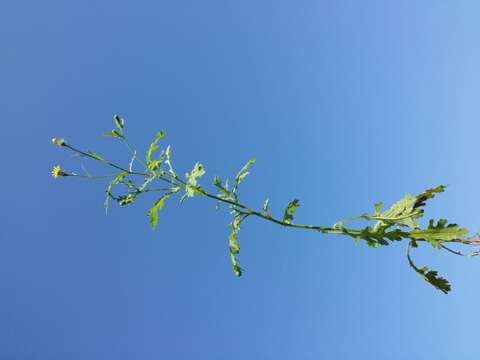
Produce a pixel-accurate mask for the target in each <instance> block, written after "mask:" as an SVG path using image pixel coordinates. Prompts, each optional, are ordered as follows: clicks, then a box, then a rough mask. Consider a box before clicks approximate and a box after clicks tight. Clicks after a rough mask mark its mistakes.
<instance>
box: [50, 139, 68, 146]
mask: <svg viewBox="0 0 480 360" xmlns="http://www.w3.org/2000/svg"><path fill="white" fill-rule="evenodd" d="M52 143H53V144H55V145H58V146H64V145H65V140H64V139H59V138H53V139H52Z"/></svg>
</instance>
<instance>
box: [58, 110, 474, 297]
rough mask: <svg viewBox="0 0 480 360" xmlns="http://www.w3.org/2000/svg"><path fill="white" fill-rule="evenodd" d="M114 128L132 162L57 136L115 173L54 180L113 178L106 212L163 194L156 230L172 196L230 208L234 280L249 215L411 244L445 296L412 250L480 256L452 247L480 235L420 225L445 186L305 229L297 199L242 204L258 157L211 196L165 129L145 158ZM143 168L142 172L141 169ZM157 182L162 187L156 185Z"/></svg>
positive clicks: (442, 223) (372, 242)
mask: <svg viewBox="0 0 480 360" xmlns="http://www.w3.org/2000/svg"><path fill="white" fill-rule="evenodd" d="M114 122H115V128H114V129H113V130H112V131H110V132H108V133H105V134H104V135H105V136H108V137H111V138H113V139H114V140H117V141H119V142H122V143H123V144H124V145H125V146H126V148H127V149H128V151H129V152H130V156H131V157H130V160H129V162H128V164H127V165H126V166H122V165H118V164H115V163H113V162H110V161H109V160H107V159H106V158H105V157H103V156H101V155H99V154H97V153H96V152H93V151H84V150H80V149H77V148H76V147H74V146H73V145H71V144H70V143H68V142H66V141H65V140H64V139H60V138H53V139H52V142H53V143H54V144H55V145H57V146H59V147H61V148H65V149H68V150H71V151H73V152H74V153H76V154H77V155H80V156H82V157H86V158H90V159H92V160H94V161H97V162H100V163H102V164H103V165H105V166H106V167H108V168H110V169H113V170H114V171H115V172H114V173H113V174H108V175H96V176H94V175H91V174H90V173H88V172H87V171H86V170H84V171H83V172H82V173H81V174H80V173H75V172H68V171H65V170H63V169H62V168H61V167H60V166H58V165H57V166H55V167H54V168H53V170H52V176H53V177H54V178H58V177H66V176H77V177H82V178H87V179H108V180H110V181H109V183H108V186H107V188H106V191H105V209H106V210H108V207H109V202H110V201H111V200H113V201H116V202H117V203H118V204H119V205H120V206H127V205H130V204H132V203H133V202H134V201H135V200H136V198H137V197H138V196H140V195H145V194H149V193H159V197H158V198H157V199H156V200H155V202H154V203H153V206H152V207H151V208H150V210H148V213H147V215H148V218H149V221H150V226H151V227H152V229H155V228H156V227H157V223H158V216H159V215H158V213H159V211H161V210H162V209H163V208H164V206H165V202H166V201H167V200H169V199H170V198H171V197H174V196H180V202H183V201H184V200H185V199H189V198H193V197H203V198H206V199H211V200H213V201H215V203H216V208H217V209H219V208H220V207H221V205H222V204H224V205H226V206H227V208H228V209H229V210H230V214H231V215H232V221H231V222H230V223H229V227H230V229H231V232H230V236H229V237H228V249H229V253H230V260H231V263H232V268H233V272H234V273H235V275H236V276H241V275H242V268H241V267H240V264H239V262H238V255H239V253H240V245H239V243H238V239H237V237H238V233H239V231H240V226H241V225H243V224H244V223H245V221H246V220H247V219H248V218H250V217H258V218H260V219H263V220H265V221H268V222H271V223H274V224H277V225H280V226H284V227H288V228H295V229H306V230H311V231H316V232H319V233H322V234H331V235H341V236H346V237H350V238H352V239H353V240H354V241H355V242H357V243H358V242H365V243H366V244H367V245H368V246H370V247H374V248H376V247H380V246H386V245H389V244H390V243H392V242H395V241H405V242H406V243H407V250H406V255H407V260H408V263H409V265H410V267H411V268H412V269H413V270H414V271H415V272H416V273H417V274H418V275H420V277H421V278H422V279H424V280H425V281H426V282H428V283H429V284H430V285H432V286H434V287H435V288H437V289H438V290H440V291H442V292H443V293H445V294H447V293H448V292H449V291H450V289H451V287H450V284H449V282H448V281H447V279H445V278H443V277H440V276H438V273H437V272H436V271H434V270H430V269H429V268H427V267H426V266H422V267H419V266H417V265H415V263H414V262H413V260H412V257H411V255H410V252H411V249H412V248H417V247H418V246H419V244H420V243H422V244H428V245H429V246H433V247H434V248H436V249H439V250H445V251H448V252H450V253H452V254H455V255H460V256H478V255H480V251H475V252H472V253H462V252H459V251H457V250H454V249H452V248H450V244H462V245H468V246H478V245H480V237H478V236H473V237H466V236H467V234H468V230H467V229H465V228H462V227H460V226H458V225H457V224H453V223H449V222H448V221H447V220H446V219H439V220H438V221H435V220H429V222H428V225H427V226H426V227H423V228H422V227H421V226H420V225H419V222H418V221H419V220H420V219H421V218H422V217H423V216H424V208H425V205H426V202H427V201H428V200H430V199H432V198H434V197H435V195H437V194H439V193H442V192H443V191H445V188H446V187H445V186H444V185H439V186H437V187H434V188H431V189H427V190H426V191H424V192H422V193H421V194H419V195H417V196H412V195H409V194H407V195H405V196H404V197H403V198H401V199H400V200H399V201H397V202H396V203H395V204H393V205H392V206H391V207H390V208H388V209H386V210H385V209H383V203H381V202H378V203H376V204H375V205H374V208H373V212H371V213H369V214H362V215H360V216H356V217H350V218H347V219H345V220H341V221H339V222H337V223H335V224H333V225H331V226H322V225H305V224H299V223H295V222H294V215H295V210H296V209H297V208H298V207H299V206H300V202H299V200H298V199H293V200H292V201H291V202H290V203H288V204H287V205H286V207H285V210H284V212H283V215H282V216H281V217H275V216H274V215H272V213H271V212H270V210H269V200H268V199H267V200H265V202H264V203H263V206H262V208H261V210H255V209H253V208H252V207H250V206H247V205H245V204H244V203H242V202H241V201H240V196H239V192H238V189H239V186H240V184H241V183H242V182H243V181H244V180H245V178H246V177H247V176H248V175H249V171H248V170H249V168H250V166H251V165H253V164H254V162H255V159H251V160H249V161H248V162H247V163H246V164H245V166H243V167H242V168H241V169H240V171H239V172H238V173H237V174H236V175H235V177H233V180H232V181H231V183H230V182H229V180H228V179H226V180H225V181H222V180H221V179H220V178H219V177H218V176H215V177H214V178H213V184H212V185H213V189H214V191H213V192H209V191H207V190H206V188H205V187H203V186H201V185H200V184H199V179H200V178H201V177H202V176H203V175H205V168H204V167H203V165H202V164H201V163H198V162H197V163H196V164H195V165H194V166H193V168H192V170H191V171H190V172H188V173H186V174H185V177H182V176H180V175H178V174H177V172H176V171H175V170H174V167H173V164H172V159H171V150H170V146H167V147H165V148H163V149H160V142H161V140H162V139H163V138H164V137H165V135H166V133H165V131H160V132H158V133H157V135H156V136H155V139H154V140H153V141H152V143H151V144H150V147H149V149H148V151H147V153H146V156H145V158H143V157H140V156H139V155H138V154H137V152H136V150H134V149H133V148H132V146H131V145H130V143H129V142H128V140H127V137H126V135H125V131H124V130H125V128H124V127H125V124H124V120H123V119H121V118H120V117H119V116H117V115H116V116H114ZM138 168H140V170H138ZM158 183H160V184H162V185H163V186H162V187H158ZM117 188H121V189H122V190H123V191H122V192H120V193H117V192H114V189H117ZM357 220H364V221H367V222H373V226H372V225H366V226H365V227H361V228H352V227H350V226H347V225H348V223H350V222H352V221H357Z"/></svg>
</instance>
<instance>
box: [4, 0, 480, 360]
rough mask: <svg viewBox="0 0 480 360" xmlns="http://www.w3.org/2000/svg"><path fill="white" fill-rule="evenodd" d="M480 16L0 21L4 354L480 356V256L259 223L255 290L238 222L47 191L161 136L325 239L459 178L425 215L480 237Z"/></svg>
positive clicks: (400, 12)
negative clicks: (248, 166)
mask: <svg viewBox="0 0 480 360" xmlns="http://www.w3.org/2000/svg"><path fill="white" fill-rule="evenodd" d="M479 16H480V6H479V4H478V2H475V1H442V2H437V1H424V2H418V1H402V2H400V3H399V2H397V1H301V0H300V1H295V2H293V1H292V2H287V1H283V2H279V1H244V2H238V1H228V0H223V1H201V2H199V1H183V2H173V1H172V2H169V1H136V2H133V1H115V2H114V1H102V2H98V1H81V2H66V1H43V2H38V1H15V2H13V1H6V2H3V3H2V4H1V5H0V20H1V21H0V31H1V33H2V34H3V36H2V40H1V42H0V48H1V50H2V57H1V58H0V64H1V66H0V76H1V79H2V81H1V85H0V105H1V106H0V114H1V118H2V120H1V121H2V132H1V133H2V135H1V139H2V141H1V149H2V152H3V159H2V162H3V169H4V170H3V171H2V177H1V178H0V183H1V184H2V188H3V189H4V192H3V194H2V199H3V206H2V208H1V210H0V215H1V218H2V222H1V223H2V226H1V227H0V238H1V242H0V284H1V285H2V296H1V297H0V324H1V325H0V355H1V356H0V357H1V358H5V359H90V360H95V359H192V358H196V359H225V358H230V359H359V358H364V357H365V358H366V357H367V356H368V358H369V359H405V358H412V359H417V358H421V357H423V358H428V359H433V358H434V359H452V358H455V359H477V358H478V353H479V351H478V349H477V345H476V344H477V342H478V335H477V330H478V322H479V316H478V315H477V312H478V311H477V310H478V298H479V296H480V289H479V285H478V284H479V283H478V276H479V275H480V263H479V260H478V259H465V258H460V257H455V256H453V255H448V254H445V253H443V252H439V251H437V250H435V249H431V248H427V247H425V246H424V247H422V248H421V249H419V251H416V253H415V258H416V260H417V262H418V263H419V264H422V265H423V264H426V265H429V266H431V267H432V268H434V269H437V270H439V272H440V273H441V274H444V275H445V276H447V277H448V278H449V280H450V281H451V282H452V284H453V291H452V293H451V294H450V295H448V296H445V295H443V294H441V293H440V292H438V291H436V290H435V289H433V288H431V287H430V286H428V284H426V283H424V282H423V281H422V280H421V279H420V278H419V277H418V276H417V275H416V274H415V273H413V272H412V271H411V270H410V269H409V268H408V264H407V260H406V258H405V246H404V245H405V244H403V243H401V244H395V245H393V246H390V247H384V248H379V249H372V248H368V247H366V246H365V245H364V244H359V245H354V244H353V243H352V241H351V240H349V239H347V238H334V237H332V236H322V235H319V234H317V233H309V232H302V231H294V230H287V229H284V228H280V227H277V226H274V225H272V224H269V223H263V222H261V221H259V220H249V221H248V222H247V223H246V224H245V225H244V226H243V228H242V230H241V233H240V235H239V240H240V243H241V247H242V249H241V254H240V261H241V264H242V265H243V267H244V268H245V275H244V277H242V278H240V279H238V278H236V277H235V276H234V275H233V274H232V272H231V269H230V264H229V258H228V250H227V241H228V240H227V237H228V228H227V227H226V224H227V223H228V222H229V216H228V213H227V212H226V211H222V212H215V210H214V204H213V203H211V202H209V201H206V200H204V199H200V198H195V199H192V200H189V201H187V202H185V203H183V204H182V205H180V204H178V202H177V201H176V200H173V201H170V202H169V203H168V204H167V206H166V209H165V211H164V212H163V213H162V214H161V216H160V220H159V225H158V229H157V230H156V231H152V230H151V229H150V228H149V226H148V221H147V217H146V212H147V210H148V208H149V206H150V205H151V203H153V202H154V200H155V198H154V197H151V198H145V199H141V200H139V201H138V202H137V203H136V204H135V205H133V206H132V207H128V208H118V207H116V206H112V208H111V211H110V212H109V214H108V216H105V210H104V208H103V196H104V188H105V186H106V183H105V182H102V181H100V182H90V181H82V180H81V179H76V178H74V179H71V178H67V179H60V180H53V179H52V178H51V177H50V175H49V172H50V170H51V168H52V166H53V165H56V164H61V165H62V166H63V167H65V168H67V169H70V170H78V169H80V166H81V165H82V164H83V165H84V166H86V167H87V168H88V169H92V170H95V167H94V166H93V165H92V164H91V163H89V162H88V161H87V160H84V159H78V158H75V157H72V156H71V154H69V153H67V152H65V151H62V150H61V149H58V148H56V147H54V146H52V145H51V143H50V139H51V137H52V136H60V137H64V138H65V139H67V140H68V141H69V142H71V143H72V144H75V145H77V146H79V147H82V148H86V149H89V150H95V151H97V152H99V153H102V154H104V155H105V156H108V157H110V158H112V159H115V160H118V161H123V162H127V161H128V154H127V153H126V152H125V150H124V149H123V148H122V147H120V146H118V145H116V144H115V143H114V142H113V141H111V140H110V139H107V138H103V137H102V136H101V134H102V133H103V132H105V131H109V130H110V129H111V127H112V117H113V114H115V113H118V114H120V115H121V116H122V117H124V118H125V120H126V126H127V132H128V134H130V139H131V141H132V142H133V143H134V144H135V145H136V147H137V149H138V150H140V151H145V149H146V148H147V147H148V144H149V143H150V141H151V139H152V138H153V136H154V134H155V133H156V132H157V131H158V130H160V129H166V130H167V133H168V137H167V138H166V140H165V144H167V143H168V144H171V146H172V151H173V158H174V161H175V164H176V168H177V169H178V170H179V172H180V173H184V172H187V171H189V170H190V169H191V168H192V166H193V164H194V163H195V162H197V161H201V162H202V163H203V164H204V165H205V168H206V170H207V174H206V175H205V177H204V179H203V181H202V183H203V184H205V185H206V186H207V184H209V183H210V181H211V179H212V177H213V176H214V175H219V176H221V177H223V178H225V177H226V176H231V175H232V174H234V173H235V172H236V171H237V170H238V169H239V168H240V167H241V166H242V165H243V164H244V163H245V162H246V160H248V159H249V158H251V157H256V158H257V163H256V164H255V165H254V167H252V174H251V176H250V177H249V178H248V180H247V181H246V182H245V183H244V184H243V186H242V189H241V191H242V193H241V195H242V197H243V199H244V202H246V203H249V204H251V205H252V206H254V207H257V208H259V207H260V206H261V204H262V202H263V200H264V199H265V198H266V197H268V198H270V199H271V209H272V211H273V212H275V213H276V214H281V213H282V211H283V208H284V207H285V205H286V204H287V203H288V201H290V200H291V199H292V198H293V197H298V198H300V200H301V205H302V206H301V208H299V209H298V212H297V215H296V218H297V219H298V221H301V222H305V223H316V224H325V225H330V224H332V223H334V222H336V221H337V220H339V219H341V218H343V217H346V216H351V215H357V214H361V213H364V212H367V211H369V210H371V209H372V206H373V204H374V203H375V202H377V201H379V200H383V201H385V202H386V203H387V204H390V203H392V202H394V201H396V200H397V199H399V198H400V197H401V196H403V195H404V194H405V193H409V192H410V193H413V194H415V193H419V192H421V191H423V190H424V189H426V188H428V187H431V186H434V185H437V184H440V183H444V184H448V185H449V188H448V191H447V192H446V193H445V194H442V195H441V196H438V198H436V199H435V200H434V201H432V202H431V203H430V204H429V205H428V209H427V216H431V217H435V218H438V217H447V218H448V219H450V220H452V221H455V222H458V223H460V224H461V225H463V226H465V227H468V228H469V229H470V230H472V231H473V232H475V231H479V230H480V223H479V218H478V199H479V197H480V190H479V189H478V186H477V182H478V180H477V179H478V177H479V175H480V174H479V170H478V141H477V138H478V133H479V131H480V126H479V122H478V118H479V113H480V109H479V104H480V101H479V100H480V99H479V95H478V94H480V75H479V74H480V72H479V71H478V64H479V63H480V50H479V48H478V39H479V38H480V25H479V22H478V19H479Z"/></svg>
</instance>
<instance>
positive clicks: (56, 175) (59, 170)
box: [52, 165, 67, 179]
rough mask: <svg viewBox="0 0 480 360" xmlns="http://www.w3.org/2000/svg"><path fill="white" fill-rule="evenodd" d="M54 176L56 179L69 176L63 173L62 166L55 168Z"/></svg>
mask: <svg viewBox="0 0 480 360" xmlns="http://www.w3.org/2000/svg"><path fill="white" fill-rule="evenodd" d="M52 176H53V177H54V178H55V179H56V178H58V177H59V176H67V174H66V173H64V172H63V171H62V168H61V167H60V165H56V166H54V167H53V170H52Z"/></svg>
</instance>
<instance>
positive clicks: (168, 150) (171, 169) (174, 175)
mask: <svg viewBox="0 0 480 360" xmlns="http://www.w3.org/2000/svg"><path fill="white" fill-rule="evenodd" d="M170 156H171V155H170V145H168V146H167V149H166V150H165V163H166V164H167V165H168V172H169V173H170V175H172V176H173V177H174V178H176V177H177V174H175V171H173V166H172V163H171V161H170Z"/></svg>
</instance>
